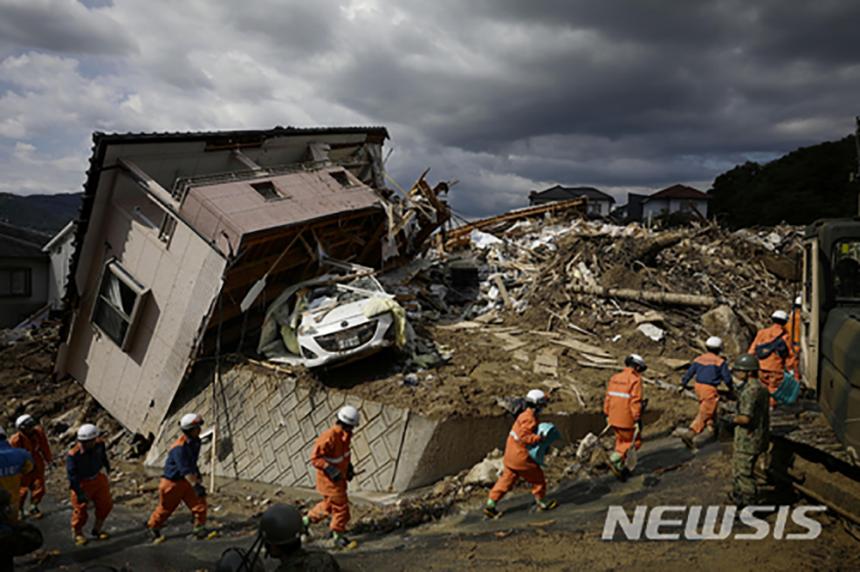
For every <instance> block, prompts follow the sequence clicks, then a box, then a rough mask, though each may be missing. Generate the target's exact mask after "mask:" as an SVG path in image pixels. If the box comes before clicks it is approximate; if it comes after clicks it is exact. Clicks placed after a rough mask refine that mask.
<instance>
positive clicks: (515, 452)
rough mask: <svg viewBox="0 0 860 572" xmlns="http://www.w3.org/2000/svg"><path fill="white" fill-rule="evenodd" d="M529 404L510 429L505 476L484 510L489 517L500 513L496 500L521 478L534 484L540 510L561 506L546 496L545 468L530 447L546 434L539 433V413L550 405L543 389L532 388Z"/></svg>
mask: <svg viewBox="0 0 860 572" xmlns="http://www.w3.org/2000/svg"><path fill="white" fill-rule="evenodd" d="M525 402H526V408H525V410H524V411H523V412H522V413H520V414H519V415H517V419H516V421H514V426H513V427H512V428H511V431H510V433H508V439H507V442H506V443H505V456H504V459H503V464H504V468H503V470H502V476H501V477H499V480H498V481H496V484H495V485H493V488H492V490H491V491H490V498H488V499H487V504H486V505H485V506H484V514H485V515H486V516H487V517H488V518H496V517H498V516H500V514H501V513H500V512H499V511H498V509H496V503H498V502H499V501H500V500H502V497H504V496H505V495H506V494H507V493H508V492H510V490H511V489H513V488H514V485H516V484H517V481H519V480H520V479H522V480H524V481H526V482H527V483H529V484H530V485H532V495H533V496H534V498H535V505H536V508H537V509H538V510H552V509H554V508H555V507H556V506H558V502H557V501H556V500H554V499H553V500H550V501H547V500H545V497H546V477H544V474H543V469H541V468H540V466H539V465H538V464H537V462H536V461H535V460H534V459H532V458H531V456H530V455H529V451H528V448H529V447H530V446H532V445H536V444H537V443H540V442H541V440H542V439H543V437H542V436H541V435H539V434H538V415H540V412H541V410H542V409H543V408H544V407H546V404H547V399H546V395H544V392H543V391H541V390H540V389H532V390H531V391H529V392H528V394H526V400H525Z"/></svg>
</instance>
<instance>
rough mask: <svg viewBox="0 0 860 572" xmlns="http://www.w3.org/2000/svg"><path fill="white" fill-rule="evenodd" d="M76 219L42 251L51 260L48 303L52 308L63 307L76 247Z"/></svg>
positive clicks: (58, 308)
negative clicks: (70, 266)
mask: <svg viewBox="0 0 860 572" xmlns="http://www.w3.org/2000/svg"><path fill="white" fill-rule="evenodd" d="M74 231H75V221H73V220H72V221H69V223H68V224H67V225H66V226H64V227H63V228H62V230H60V232H58V233H57V234H55V235H54V237H53V238H52V239H51V240H50V241H49V242H48V244H46V245H45V246H43V247H42V252H44V253H45V254H47V255H48V258H49V259H50V261H51V265H50V267H49V272H48V304H49V305H50V306H51V310H60V309H62V307H63V298H65V297H66V281H67V280H68V279H69V265H70V263H71V261H72V254H74V251H75V247H74V242H75V240H74V239H75V232H74Z"/></svg>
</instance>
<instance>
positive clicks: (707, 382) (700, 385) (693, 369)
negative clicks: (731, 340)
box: [681, 352, 732, 435]
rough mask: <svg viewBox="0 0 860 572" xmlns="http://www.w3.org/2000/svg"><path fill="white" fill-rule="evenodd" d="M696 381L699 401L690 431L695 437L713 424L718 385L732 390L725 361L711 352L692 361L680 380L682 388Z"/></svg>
mask: <svg viewBox="0 0 860 572" xmlns="http://www.w3.org/2000/svg"><path fill="white" fill-rule="evenodd" d="M692 379H695V381H696V386H695V387H696V397H697V398H698V399H699V413H698V414H697V415H696V418H695V419H693V423H692V425H690V429H691V430H692V431H693V433H696V434H697V435H698V434H699V433H701V432H702V431H704V430H705V427H712V426H713V424H714V415H715V414H716V412H717V406H718V404H719V402H720V394H719V393H718V392H717V387H718V386H719V385H720V383H725V384H726V386H727V387H728V388H729V389H732V374H731V372H730V371H729V366H728V364H727V363H726V359H725V358H724V357H722V356H720V355H717V354H715V353H713V352H706V353H703V354H702V355H700V356H699V357H697V358H696V359H694V360H693V363H692V364H690V369H688V370H687V373H685V374H684V377H683V378H682V379H681V384H682V386H683V387H687V384H688V383H689V382H690V380H692Z"/></svg>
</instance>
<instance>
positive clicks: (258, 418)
mask: <svg viewBox="0 0 860 572" xmlns="http://www.w3.org/2000/svg"><path fill="white" fill-rule="evenodd" d="M213 379H214V374H213V371H212V369H211V368H208V371H207V368H200V370H199V371H197V372H196V373H195V374H194V375H193V376H192V378H191V379H189V380H188V381H187V382H186V383H185V385H184V386H183V388H182V389H181V390H180V392H179V394H178V395H177V397H176V399H175V400H174V403H173V405H172V406H171V410H170V413H169V414H168V416H167V418H166V419H165V421H164V422H163V423H162V425H161V428H160V429H159V434H158V435H157V437H156V439H155V442H154V444H153V447H152V449H151V450H150V453H149V455H148V457H147V460H146V463H147V465H151V466H161V465H162V464H163V463H164V458H165V456H166V454H167V449H168V448H169V446H170V444H171V443H172V442H173V441H174V440H175V439H176V438H177V436H178V434H179V418H180V417H181V416H182V414H183V413H185V412H188V411H195V412H197V413H199V414H201V415H202V416H203V418H204V419H205V420H206V422H207V427H212V426H213V424H214V423H213V422H215V421H217V428H218V429H217V431H218V434H217V437H216V440H217V445H216V447H217V449H216V453H217V462H216V465H215V473H216V475H219V476H224V477H232V478H238V479H245V480H253V481H262V482H267V483H273V484H279V485H283V486H288V487H312V486H313V485H314V479H315V470H314V469H313V468H312V467H311V465H310V463H309V458H310V454H311V450H312V448H313V443H314V440H315V439H316V437H317V436H318V435H319V434H320V433H321V432H322V431H324V430H325V429H327V428H328V427H329V426H331V424H332V423H333V420H334V418H335V414H336V413H337V410H338V409H339V408H340V407H341V406H342V405H344V404H345V403H349V404H351V405H354V406H356V407H358V409H359V411H360V412H361V417H362V422H361V426H360V427H359V429H358V430H357V431H356V432H355V435H354V436H353V440H352V459H353V463H354V464H355V468H356V471H357V472H358V473H360V474H359V475H358V476H357V477H356V480H355V481H353V483H351V488H353V489H354V490H365V491H378V492H400V491H405V490H408V489H412V488H416V487H420V486H423V485H427V484H430V483H433V482H435V481H436V480H438V479H439V478H441V477H443V476H445V475H449V474H453V473H456V472H459V471H460V470H462V469H464V468H468V467H470V466H472V465H473V464H475V463H476V462H478V461H480V460H481V459H482V458H483V457H484V456H485V455H486V454H487V452H489V451H491V450H492V449H494V448H496V447H504V442H505V438H506V436H507V434H508V431H509V429H510V424H511V419H510V418H508V417H488V418H447V419H430V418H427V417H424V416H421V415H417V414H415V413H413V412H411V411H410V410H408V409H404V408H399V407H395V406H391V405H382V404H380V403H377V402H373V401H367V400H362V399H357V398H354V397H352V396H350V395H349V394H348V393H346V392H342V391H336V390H332V389H328V388H325V387H323V386H319V387H317V388H314V390H311V389H309V388H308V387H306V385H303V384H299V383H297V382H296V380H295V379H294V378H292V377H290V376H289V375H287V374H281V373H278V372H272V371H270V370H268V369H266V368H262V367H258V366H251V365H248V364H245V365H241V366H236V367H233V368H232V369H230V370H229V371H226V372H225V373H224V374H223V376H222V378H221V382H220V383H219V384H215V385H216V389H217V390H218V391H217V392H216V395H215V396H214V397H213V389H212V386H213ZM213 402H216V403H217V419H216V417H215V416H213V407H212V405H213ZM577 419H579V418H578V417H577ZM550 420H551V421H553V422H555V423H556V424H557V425H559V427H560V429H562V432H563V433H564V434H565V435H566V436H567V437H569V438H574V437H579V436H581V435H582V434H584V433H585V432H587V431H590V430H594V429H595V428H597V430H599V429H600V428H602V416H596V417H595V419H593V420H592V419H591V418H590V416H585V423H581V422H574V418H573V417H569V416H555V418H553V419H550ZM210 454H211V450H210V449H209V447H208V446H205V447H204V449H203V451H202V452H201V458H200V466H201V467H200V468H201V470H203V471H204V472H208V471H209V463H210Z"/></svg>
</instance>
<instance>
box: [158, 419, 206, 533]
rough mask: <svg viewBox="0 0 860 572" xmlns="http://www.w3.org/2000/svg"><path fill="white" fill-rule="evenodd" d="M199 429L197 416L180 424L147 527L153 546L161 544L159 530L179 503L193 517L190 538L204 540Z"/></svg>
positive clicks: (203, 500)
mask: <svg viewBox="0 0 860 572" xmlns="http://www.w3.org/2000/svg"><path fill="white" fill-rule="evenodd" d="M202 427H203V418H202V417H200V416H199V415H197V414H196V413H186V414H185V415H183V416H182V418H181V419H180V420H179V428H180V429H181V430H182V435H181V436H180V437H179V438H178V439H177V440H176V441H174V442H173V445H172V446H171V447H170V451H168V453H167V460H166V461H165V462H164V472H163V473H162V475H161V480H160V481H159V483H158V506H156V507H155V510H154V511H152V515H150V517H149V521H148V522H147V523H146V526H147V528H149V533H150V535H151V536H152V543H153V544H161V543H162V542H164V540H165V537H164V536H163V535H162V534H161V529H162V528H163V527H164V525H165V523H167V519H168V518H170V515H172V514H173V511H175V510H176V508H177V507H178V506H179V503H185V506H187V507H188V508H189V510H191V514H192V515H193V516H194V527H193V528H192V530H191V534H192V535H193V536H195V537H197V538H204V537H205V536H206V509H207V505H206V488H205V487H204V486H203V479H202V476H201V474H200V469H199V468H198V466H197V461H198V459H199V458H200V445H201V441H200V432H201V431H202Z"/></svg>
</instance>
